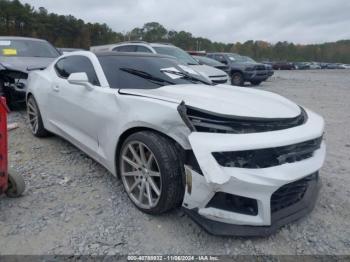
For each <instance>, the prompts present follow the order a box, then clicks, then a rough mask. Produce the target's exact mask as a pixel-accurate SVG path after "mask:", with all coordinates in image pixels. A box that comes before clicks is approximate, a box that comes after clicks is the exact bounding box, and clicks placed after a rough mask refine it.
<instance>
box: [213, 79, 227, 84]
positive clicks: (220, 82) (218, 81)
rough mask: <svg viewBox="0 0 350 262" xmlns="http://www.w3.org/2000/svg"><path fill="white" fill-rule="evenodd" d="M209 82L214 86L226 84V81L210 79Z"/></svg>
mask: <svg viewBox="0 0 350 262" xmlns="http://www.w3.org/2000/svg"><path fill="white" fill-rule="evenodd" d="M211 81H212V82H213V83H214V84H225V83H227V79H211Z"/></svg>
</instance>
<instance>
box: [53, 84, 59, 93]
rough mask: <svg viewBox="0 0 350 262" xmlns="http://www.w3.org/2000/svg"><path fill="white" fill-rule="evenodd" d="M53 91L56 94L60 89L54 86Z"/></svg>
mask: <svg viewBox="0 0 350 262" xmlns="http://www.w3.org/2000/svg"><path fill="white" fill-rule="evenodd" d="M52 89H53V91H55V92H59V91H60V87H59V86H58V85H54V86H53V87H52Z"/></svg>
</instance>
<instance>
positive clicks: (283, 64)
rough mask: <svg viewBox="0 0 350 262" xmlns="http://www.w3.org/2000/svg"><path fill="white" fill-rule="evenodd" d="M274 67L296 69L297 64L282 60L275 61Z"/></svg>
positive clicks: (276, 68)
mask: <svg viewBox="0 0 350 262" xmlns="http://www.w3.org/2000/svg"><path fill="white" fill-rule="evenodd" d="M272 68H273V69H274V70H294V69H295V66H294V64H293V63H290V62H285V61H280V62H274V63H273V64H272Z"/></svg>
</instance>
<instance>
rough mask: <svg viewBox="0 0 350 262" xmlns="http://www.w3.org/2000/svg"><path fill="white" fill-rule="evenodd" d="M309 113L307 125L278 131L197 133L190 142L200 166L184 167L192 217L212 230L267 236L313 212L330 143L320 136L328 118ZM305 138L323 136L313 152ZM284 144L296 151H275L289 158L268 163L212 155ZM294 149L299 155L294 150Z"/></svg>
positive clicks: (224, 232) (216, 232) (186, 208)
mask: <svg viewBox="0 0 350 262" xmlns="http://www.w3.org/2000/svg"><path fill="white" fill-rule="evenodd" d="M307 114H308V121H307V122H306V123H305V124H303V125H301V126H297V127H293V128H289V129H285V130H279V131H272V132H262V133H250V134H213V133H200V132H193V133H192V134H191V135H190V136H189V141H190V143H191V146H192V150H193V153H194V155H195V157H196V160H197V162H198V165H199V167H200V170H198V168H196V169H193V168H192V167H191V166H190V165H186V166H185V170H186V192H185V197H184V202H183V207H184V209H185V211H186V212H187V213H188V214H189V216H190V217H192V218H193V219H194V220H195V221H196V222H197V223H199V224H200V225H202V226H203V227H204V228H205V229H206V230H207V231H208V232H210V233H213V234H218V235H237V236H266V235H269V234H271V233H274V232H275V231H276V230H278V229H279V228H280V227H281V226H283V225H285V224H287V223H289V222H291V221H293V220H295V219H298V218H300V217H302V216H304V215H305V214H307V213H308V212H310V211H311V210H312V209H313V207H314V205H315V202H316V199H317V194H318V190H319V184H320V183H319V178H318V171H319V169H320V168H321V167H322V165H323V162H324V159H325V154H326V146H325V144H324V142H322V139H321V137H322V135H323V130H324V121H323V119H322V118H321V117H319V116H318V115H316V114H314V113H312V112H310V111H307ZM305 141H319V145H318V147H312V149H311V150H312V152H311V151H310V150H309V151H307V150H308V149H307V145H308V144H306V147H305V146H304V145H305ZM293 145H296V146H295V147H293ZM297 145H303V147H300V146H297ZM312 145H313V146H314V144H312ZM310 146H311V144H310ZM284 147H285V148H287V149H289V150H291V152H285V151H283V150H282V151H281V150H280V151H276V150H275V151H276V152H283V154H284V155H283V156H280V157H277V158H278V159H279V160H281V159H284V162H283V163H282V162H281V163H280V164H276V163H272V164H271V165H270V166H268V167H266V165H265V166H263V167H259V166H253V167H252V166H249V165H247V166H245V167H231V166H224V165H223V164H222V163H221V164H219V162H218V160H217V159H216V158H215V157H214V154H213V153H215V152H247V151H254V150H260V149H264V150H265V149H271V150H274V149H276V148H284ZM293 148H294V150H295V151H296V150H299V153H300V154H299V155H296V154H294V152H293ZM275 151H274V152H275ZM310 152H311V153H310ZM281 154H282V153H281ZM291 156H293V157H291ZM265 164H266V163H265Z"/></svg>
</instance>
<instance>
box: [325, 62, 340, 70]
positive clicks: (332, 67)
mask: <svg viewBox="0 0 350 262" xmlns="http://www.w3.org/2000/svg"><path fill="white" fill-rule="evenodd" d="M327 69H339V66H338V64H336V63H329V64H327Z"/></svg>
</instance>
